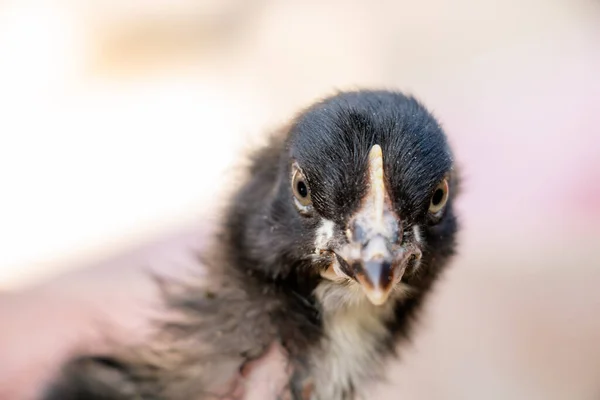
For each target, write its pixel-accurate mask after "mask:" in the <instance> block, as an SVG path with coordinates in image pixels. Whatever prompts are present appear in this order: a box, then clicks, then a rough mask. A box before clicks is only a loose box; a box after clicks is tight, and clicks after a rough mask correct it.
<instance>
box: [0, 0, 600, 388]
mask: <svg viewBox="0 0 600 400" xmlns="http://www.w3.org/2000/svg"><path fill="white" fill-rule="evenodd" d="M599 72H600V3H598V2H596V1H592V0H589V1H585V0H519V1H517V0H504V1H491V0H456V1H453V2H448V1H442V0H431V1H423V2H417V1H405V0H400V1H391V0H389V1H387V0H381V1H378V2H369V1H366V0H365V1H358V0H356V1H348V0H346V1H344V0H322V1H275V0H144V1H139V0H78V1H75V0H3V1H0V106H1V108H0V110H1V111H0V184H1V186H0V243H1V245H0V399H2V400H4V399H5V398H6V399H21V398H23V399H24V398H26V395H25V394H23V393H25V392H19V391H15V392H8V391H6V387H7V386H6V385H4V386H3V384H2V383H1V382H2V380H3V379H4V382H9V381H10V382H12V383H13V384H14V382H19V380H21V381H23V382H26V381H28V380H30V379H32V378H31V377H32V376H37V375H36V374H39V376H43V372H40V371H35V372H34V371H33V370H32V369H31V368H32V366H31V365H30V364H31V362H32V361H31V360H32V358H31V357H38V358H40V357H41V356H39V354H41V347H40V346H47V347H48V346H50V347H52V346H55V345H56V344H57V343H60V346H66V345H65V344H64V343H65V342H68V340H69V338H70V339H77V338H78V337H79V336H77V335H78V334H77V335H76V334H75V333H74V332H78V331H77V330H75V329H70V328H69V333H70V334H71V336H65V335H64V332H63V333H55V334H52V333H51V331H52V329H57V328H56V327H55V325H61V324H64V325H68V323H67V322H65V321H75V322H71V323H72V324H77V321H83V320H85V318H87V317H88V315H89V308H85V307H83V304H86V307H91V306H90V304H93V305H94V307H96V309H98V310H103V311H105V312H107V313H110V306H111V305H112V306H114V304H119V301H122V300H123V299H126V298H129V297H132V296H134V295H140V296H142V294H140V293H145V292H144V291H145V290H148V288H147V286H145V285H147V282H145V281H144V279H143V277H142V275H141V274H140V273H139V272H140V268H141V266H142V265H147V264H154V265H156V266H157V268H160V269H163V270H177V268H181V267H182V266H183V267H185V266H186V265H189V263H190V259H189V249H190V248H191V247H194V246H197V245H200V246H201V242H202V238H203V237H205V235H206V234H207V232H209V231H210V228H211V226H212V225H211V223H212V221H213V220H214V216H215V211H214V210H215V207H216V206H218V204H219V202H220V199H221V198H222V196H223V193H224V192H225V191H226V189H227V188H229V187H232V186H233V185H235V181H234V180H233V179H232V178H231V176H232V175H235V172H236V162H238V161H239V160H240V159H241V157H243V155H244V154H245V153H244V152H245V151H246V150H247V149H248V147H249V146H253V145H254V144H257V143H260V140H261V138H262V137H263V136H262V135H264V133H265V132H268V131H269V130H271V129H273V128H275V127H277V126H278V124H280V123H283V122H284V121H286V120H287V119H288V118H290V117H291V116H293V114H294V113H295V112H297V111H298V109H299V108H300V107H303V106H306V105H307V104H309V103H310V102H312V101H314V100H315V99H317V98H320V97H323V96H325V95H328V94H330V93H332V91H334V90H337V89H348V88H361V87H376V88H389V89H400V90H404V91H407V92H409V93H412V94H414V95H416V96H417V97H418V98H420V99H421V100H422V101H424V102H425V103H426V104H427V105H428V106H429V108H430V109H431V110H432V111H433V113H434V114H435V115H436V116H437V117H438V118H439V120H440V121H441V123H442V124H443V126H444V127H445V129H446V131H447V133H448V135H449V136H450V140H451V142H452V144H453V146H454V149H455V153H456V156H457V160H458V163H459V164H460V166H461V168H462V173H463V175H464V181H465V183H464V191H463V195H462V198H461V201H460V212H461V218H462V224H463V228H464V229H463V232H462V234H461V247H460V255H459V257H457V259H456V261H455V263H454V268H453V270H452V271H451V272H450V273H448V275H447V277H446V279H445V280H444V281H443V282H442V283H441V284H440V286H439V290H438V291H437V293H436V295H435V296H434V298H432V301H431V303H430V305H429V308H428V313H427V317H426V318H425V320H424V322H423V324H422V326H421V329H419V331H418V335H417V336H416V338H415V341H414V343H413V346H410V347H406V350H405V351H404V353H403V357H402V362H401V363H398V365H395V366H393V367H392V368H390V370H389V377H390V385H388V386H387V387H383V388H382V389H381V393H377V394H374V397H373V398H377V399H379V398H381V399H387V398H389V399H392V398H396V396H398V395H402V398H403V399H414V400H417V399H418V400H421V399H482V398H485V399H600V346H599V345H598V344H599V343H600V290H598V286H600V255H599V251H600V250H598V246H599V245H600V128H599V126H600V78H599ZM102 285H103V286H102ZM94 288H96V289H94ZM100 288H101V289H100ZM2 293H3V294H2ZM65 304H68V308H67V307H66V306H65ZM117 307H119V306H117ZM124 308H126V307H124ZM64 330H67V329H64ZM42 332H43V335H40V333H42ZM27 335H29V336H27ZM36 335H37V337H39V336H44V337H45V339H42V341H43V340H48V341H50V340H51V339H49V338H50V337H51V338H52V340H54V341H53V342H52V343H53V344H52V345H50V344H48V343H49V342H48V343H46V344H40V345H33V344H32V343H33V341H34V339H36ZM15 337H18V338H21V342H22V344H23V346H24V347H23V346H21V347H19V346H16V345H14V343H17V342H15V339H14V338H15ZM29 337H30V338H31V340H30V341H28V340H29V339H27V338H29ZM2 340H4V343H5V345H4V346H3V345H2ZM36 340H37V339H36ZM8 343H11V345H9V344H8ZM30 343H31V344H30ZM44 343H45V342H44ZM25 348H26V350H24V349H25ZM48 357H50V356H48ZM48 360H50V358H48ZM48 362H49V361H48ZM40 365H43V363H40ZM2 387H4V388H5V389H4V390H5V392H2V390H3V389H2Z"/></svg>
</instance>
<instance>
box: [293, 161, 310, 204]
mask: <svg viewBox="0 0 600 400" xmlns="http://www.w3.org/2000/svg"><path fill="white" fill-rule="evenodd" d="M292 190H293V192H294V196H295V197H296V199H297V200H298V202H299V203H300V205H302V206H304V207H308V206H310V205H311V204H312V200H311V197H310V189H309V188H308V183H307V182H306V178H305V177H304V175H303V174H302V172H301V171H300V170H296V171H295V172H294V176H293V178H292Z"/></svg>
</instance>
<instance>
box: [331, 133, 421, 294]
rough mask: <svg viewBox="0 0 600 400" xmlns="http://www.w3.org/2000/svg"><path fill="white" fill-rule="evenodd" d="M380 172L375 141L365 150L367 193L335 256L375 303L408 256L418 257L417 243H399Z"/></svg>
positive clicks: (388, 290) (396, 220) (399, 274)
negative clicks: (343, 246) (343, 245)
mask: <svg viewBox="0 0 600 400" xmlns="http://www.w3.org/2000/svg"><path fill="white" fill-rule="evenodd" d="M383 174H384V171H383V155H382V151H381V147H380V146H379V145H377V144H376V145H374V146H373V147H372V148H371V151H370V153H369V163H368V179H369V182H368V185H369V190H368V193H367V195H366V197H365V198H364V200H363V205H362V207H361V208H360V209H359V210H358V211H357V213H356V215H355V216H354V218H352V220H351V223H350V228H349V230H348V231H347V237H348V243H347V245H346V246H345V248H344V249H342V251H341V254H340V255H338V257H337V259H338V263H339V265H340V267H341V268H340V269H341V270H342V272H343V273H344V274H345V275H347V276H348V277H350V278H352V279H354V280H356V281H357V282H358V283H359V284H360V285H361V287H362V289H363V292H364V293H365V295H366V296H367V298H368V299H369V300H370V301H371V302H372V303H373V304H375V305H381V304H383V303H385V302H386V300H387V299H388V297H389V296H390V293H391V292H392V290H393V288H394V286H395V285H396V284H397V283H398V282H399V281H400V279H401V278H402V275H403V274H404V271H405V270H406V267H407V265H408V264H409V263H410V260H411V259H412V258H413V257H414V258H420V257H421V252H420V250H419V249H418V247H416V246H415V245H413V244H410V243H409V244H403V243H401V242H402V236H403V235H402V223H401V221H400V219H399V217H398V216H397V215H396V214H395V212H394V211H393V209H392V206H391V201H390V199H389V196H388V193H387V190H386V187H385V179H384V176H383Z"/></svg>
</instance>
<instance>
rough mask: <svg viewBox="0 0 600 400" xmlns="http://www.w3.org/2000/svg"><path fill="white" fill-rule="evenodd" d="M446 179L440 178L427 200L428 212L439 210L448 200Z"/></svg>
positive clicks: (433, 212) (434, 212) (432, 212)
mask: <svg viewBox="0 0 600 400" xmlns="http://www.w3.org/2000/svg"><path fill="white" fill-rule="evenodd" d="M448 191H449V188H448V179H444V180H442V181H441V182H440V183H439V184H438V185H437V187H436V188H435V190H434V192H433V195H432V196H431V200H430V202H429V212H430V213H431V214H436V213H438V212H440V211H441V210H442V209H443V208H444V206H445V205H446V203H447V202H448Z"/></svg>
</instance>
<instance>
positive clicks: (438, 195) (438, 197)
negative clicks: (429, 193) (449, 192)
mask: <svg viewBox="0 0 600 400" xmlns="http://www.w3.org/2000/svg"><path fill="white" fill-rule="evenodd" d="M443 198H444V191H443V190H442V189H438V190H436V191H435V193H434V194H433V198H432V199H431V203H432V204H433V205H434V206H437V205H439V204H440V203H441V202H442V199H443Z"/></svg>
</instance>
